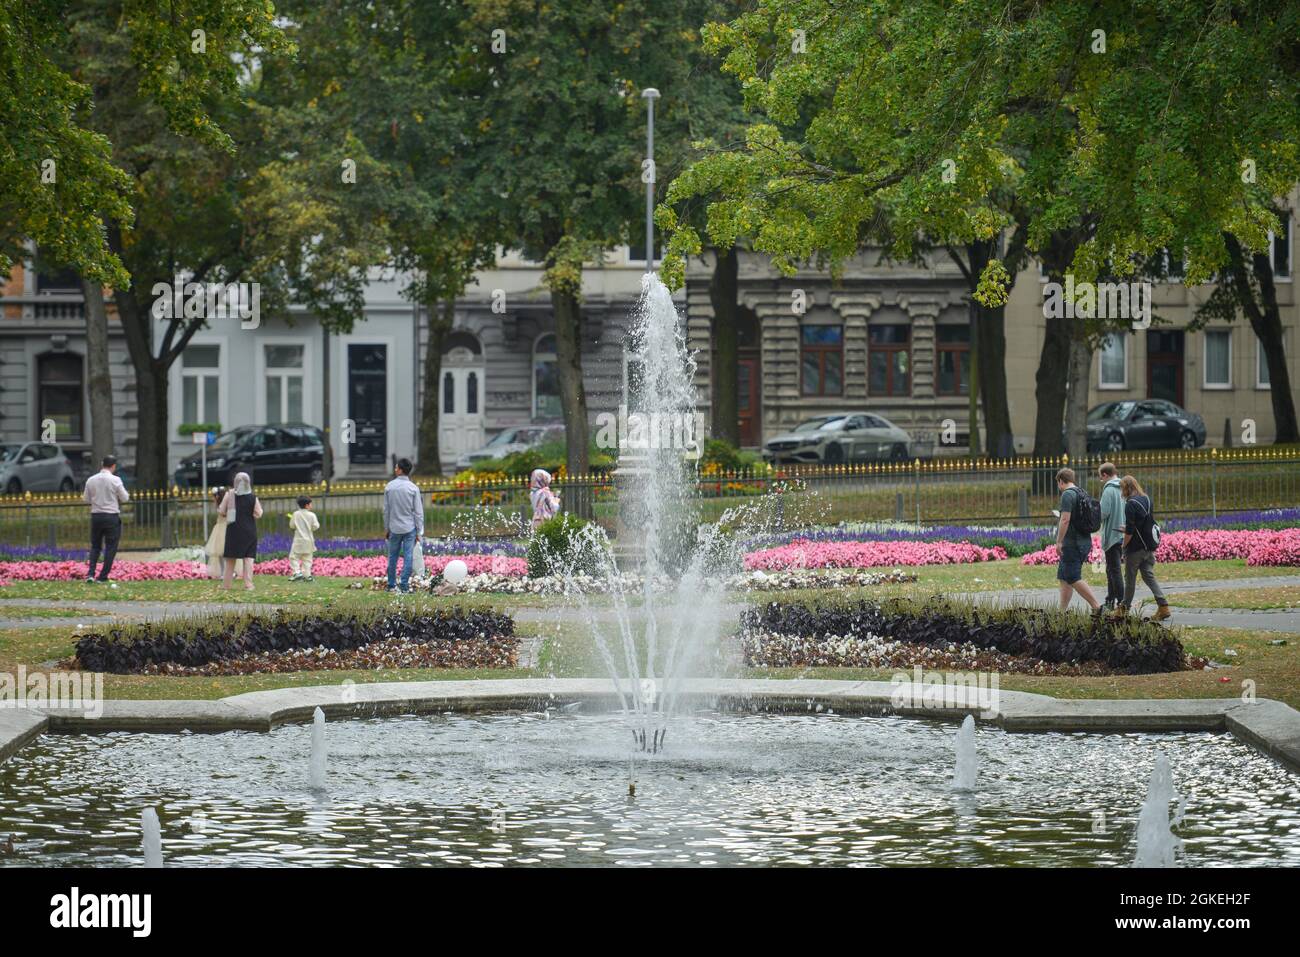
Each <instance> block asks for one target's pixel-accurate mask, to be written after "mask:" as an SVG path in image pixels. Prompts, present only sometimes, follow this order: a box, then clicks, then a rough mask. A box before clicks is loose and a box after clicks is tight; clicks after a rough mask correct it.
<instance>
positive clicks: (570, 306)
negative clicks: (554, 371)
mask: <svg viewBox="0 0 1300 957" xmlns="http://www.w3.org/2000/svg"><path fill="white" fill-rule="evenodd" d="M551 308H552V310H553V311H554V313H555V358H556V363H557V364H558V366H559V373H560V407H561V408H562V409H563V411H564V440H565V444H566V446H567V449H566V453H565V462H564V467H565V470H566V471H567V472H568V474H569V475H586V474H587V472H588V470H589V466H590V460H589V458H588V455H587V446H588V444H589V437H588V435H587V393H586V390H585V389H584V388H583V383H582V306H581V304H580V303H579V302H578V296H577V293H576V292H575V291H573V290H571V289H569V288H567V287H566V288H561V287H559V286H557V287H555V288H552V289H551Z"/></svg>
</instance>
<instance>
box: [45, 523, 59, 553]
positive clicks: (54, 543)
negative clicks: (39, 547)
mask: <svg viewBox="0 0 1300 957" xmlns="http://www.w3.org/2000/svg"><path fill="white" fill-rule="evenodd" d="M49 531H50V537H49V541H48V543H47V544H48V545H49V546H50V548H51V549H54V548H57V547H58V544H59V543H58V540H57V538H56V537H55V534H54V523H53V522H50V528H49Z"/></svg>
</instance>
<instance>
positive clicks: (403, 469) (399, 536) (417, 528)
mask: <svg viewBox="0 0 1300 957" xmlns="http://www.w3.org/2000/svg"><path fill="white" fill-rule="evenodd" d="M423 537H424V504H423V503H422V502H421V501H420V489H419V486H417V485H416V484H415V483H414V482H412V481H411V460H410V459H398V460H397V465H396V466H395V467H394V468H393V480H392V481H391V482H389V483H388V485H387V486H385V487H384V538H386V539H388V590H389V591H394V590H400V591H401V593H402V594H406V593H407V592H408V591H410V590H411V587H410V586H411V563H412V562H413V561H414V558H413V552H414V550H415V548H416V546H417V545H418V544H419V542H420V539H421V538H423ZM399 555H400V556H401V557H402V585H401V588H400V589H398V588H397V557H398V556H399Z"/></svg>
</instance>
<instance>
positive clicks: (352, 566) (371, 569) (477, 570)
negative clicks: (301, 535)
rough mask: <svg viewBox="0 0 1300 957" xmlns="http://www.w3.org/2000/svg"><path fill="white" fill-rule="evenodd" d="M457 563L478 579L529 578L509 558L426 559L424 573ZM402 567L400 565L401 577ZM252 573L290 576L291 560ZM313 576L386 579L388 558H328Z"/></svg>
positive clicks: (521, 563)
mask: <svg viewBox="0 0 1300 957" xmlns="http://www.w3.org/2000/svg"><path fill="white" fill-rule="evenodd" d="M456 559H460V560H461V561H463V562H464V563H465V565H466V567H467V568H468V569H469V571H470V573H471V574H475V575H479V574H484V573H491V574H494V575H504V576H507V577H518V576H522V575H527V574H528V562H527V560H525V559H523V558H514V557H510V556H506V555H426V556H425V557H424V568H425V572H426V573H427V574H430V575H441V574H442V571H443V569H445V568H446V567H447V565H448V564H450V563H451V562H452V561H454V560H456ZM401 564H402V563H401V562H400V561H399V562H398V569H399V573H400V569H401ZM253 573H254V574H255V575H288V574H290V571H289V560H288V559H287V558H273V559H271V560H270V561H265V562H263V561H259V562H258V563H257V564H256V565H254V566H253ZM311 573H312V575H313V576H320V577H324V578H373V577H375V576H379V575H383V576H387V575H388V556H387V555H384V556H378V555H371V556H365V557H362V558H333V557H330V556H328V555H327V556H324V557H322V558H317V559H316V560H315V561H313V562H312V566H311Z"/></svg>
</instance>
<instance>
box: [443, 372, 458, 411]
mask: <svg viewBox="0 0 1300 957" xmlns="http://www.w3.org/2000/svg"><path fill="white" fill-rule="evenodd" d="M441 411H442V412H443V413H444V414H446V415H455V414H456V377H455V376H453V375H452V374H451V373H450V372H444V373H443V374H442V409H441Z"/></svg>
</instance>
